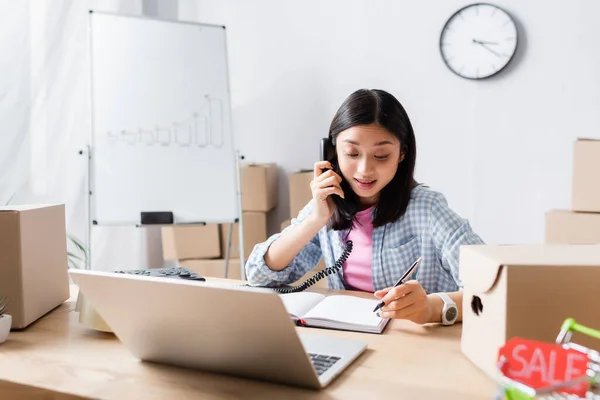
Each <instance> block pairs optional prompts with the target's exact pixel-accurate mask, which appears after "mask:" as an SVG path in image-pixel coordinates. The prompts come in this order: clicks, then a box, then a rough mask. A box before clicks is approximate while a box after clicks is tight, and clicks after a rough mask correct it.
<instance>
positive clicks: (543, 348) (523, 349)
mask: <svg viewBox="0 0 600 400" xmlns="http://www.w3.org/2000/svg"><path fill="white" fill-rule="evenodd" d="M502 357H504V360H505V363H504V364H503V366H502V373H503V374H504V375H505V376H506V377H508V378H510V379H513V380H515V381H517V382H520V383H523V384H525V385H527V386H529V387H531V388H534V389H541V388H544V387H547V386H554V385H560V384H561V383H565V382H568V381H572V380H576V379H578V378H583V377H584V376H586V371H587V364H588V356H587V355H586V354H584V353H582V352H580V351H577V350H573V349H565V348H563V347H562V346H561V345H558V344H552V343H544V342H539V341H535V340H527V339H523V338H518V337H515V338H512V339H510V340H509V341H508V342H506V344H505V345H504V346H503V347H502V348H500V350H499V352H498V360H500V359H501V358H502ZM588 386H589V380H587V379H585V380H582V381H581V382H579V383H577V384H575V385H573V386H570V387H564V388H561V389H560V390H557V392H564V393H570V394H575V395H578V396H580V397H585V393H586V392H587V390H588Z"/></svg>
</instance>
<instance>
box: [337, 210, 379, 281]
mask: <svg viewBox="0 0 600 400" xmlns="http://www.w3.org/2000/svg"><path fill="white" fill-rule="evenodd" d="M373 207H374V206H372V207H369V208H367V209H366V210H363V211H359V212H358V213H357V214H356V219H357V221H358V223H356V222H355V223H354V226H353V227H352V229H351V230H350V233H349V234H348V238H347V240H352V253H350V256H349V257H348V258H347V259H346V262H345V263H344V266H343V267H342V271H343V272H344V280H345V281H346V283H347V284H348V285H349V286H350V288H351V289H355V290H363V291H366V292H374V288H373V279H372V278H371V262H372V255H373V217H372V216H371V212H372V211H373Z"/></svg>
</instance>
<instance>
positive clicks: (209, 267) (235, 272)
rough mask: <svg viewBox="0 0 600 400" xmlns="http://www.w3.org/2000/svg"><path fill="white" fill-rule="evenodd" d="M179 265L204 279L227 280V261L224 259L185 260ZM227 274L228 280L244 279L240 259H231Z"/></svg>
mask: <svg viewBox="0 0 600 400" xmlns="http://www.w3.org/2000/svg"><path fill="white" fill-rule="evenodd" d="M179 265H181V266H182V267H184V268H188V269H190V270H192V271H194V272H195V273H197V274H200V275H202V276H204V277H213V278H225V259H223V258H219V259H216V260H184V261H180V262H179ZM227 272H228V273H227V278H228V279H242V278H241V276H242V275H241V274H242V272H241V264H240V259H239V258H230V259H229V268H228V271H227Z"/></svg>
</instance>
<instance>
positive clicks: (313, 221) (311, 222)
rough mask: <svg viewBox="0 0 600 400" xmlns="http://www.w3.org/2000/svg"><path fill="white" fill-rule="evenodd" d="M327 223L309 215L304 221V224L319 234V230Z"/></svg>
mask: <svg viewBox="0 0 600 400" xmlns="http://www.w3.org/2000/svg"><path fill="white" fill-rule="evenodd" d="M327 221H328V219H325V220H323V218H320V217H318V216H316V215H309V216H308V217H307V218H306V219H305V222H306V224H307V225H308V226H310V227H311V228H313V229H314V230H315V232H319V231H320V230H321V228H322V227H324V226H325V225H326V224H327Z"/></svg>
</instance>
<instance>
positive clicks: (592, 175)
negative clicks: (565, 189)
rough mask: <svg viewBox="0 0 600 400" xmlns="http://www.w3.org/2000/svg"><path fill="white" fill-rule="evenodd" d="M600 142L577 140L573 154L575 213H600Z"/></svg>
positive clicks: (573, 208)
mask: <svg viewBox="0 0 600 400" xmlns="http://www.w3.org/2000/svg"><path fill="white" fill-rule="evenodd" d="M598 182H600V140H594V139H582V138H581V139H577V141H576V142H575V146H574V152H573V182H572V204H571V209H572V210H573V211H591V212H600V185H599V184H598Z"/></svg>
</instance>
